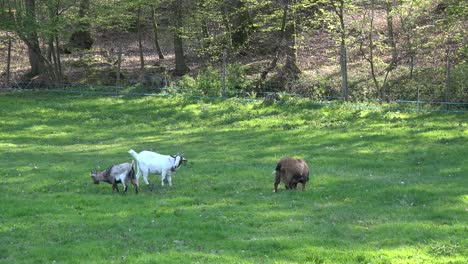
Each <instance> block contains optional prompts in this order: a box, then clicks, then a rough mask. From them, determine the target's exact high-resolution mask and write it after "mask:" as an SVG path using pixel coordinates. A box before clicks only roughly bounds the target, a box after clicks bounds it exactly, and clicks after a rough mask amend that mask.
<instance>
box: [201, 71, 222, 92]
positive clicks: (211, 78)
mask: <svg viewBox="0 0 468 264" xmlns="http://www.w3.org/2000/svg"><path fill="white" fill-rule="evenodd" d="M195 80H196V83H197V86H196V88H197V90H200V91H201V92H202V93H203V95H206V96H220V95H221V88H222V87H221V85H222V84H221V78H220V73H219V71H218V70H216V69H215V68H213V67H211V66H208V67H207V68H205V69H203V70H201V71H200V72H199V74H198V75H197V77H196V78H195Z"/></svg>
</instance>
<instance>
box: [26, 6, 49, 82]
mask: <svg viewBox="0 0 468 264" xmlns="http://www.w3.org/2000/svg"><path fill="white" fill-rule="evenodd" d="M24 1H25V6H26V23H27V24H28V25H27V26H28V27H31V29H32V30H30V31H29V32H28V33H26V35H24V36H23V37H24V39H23V40H24V41H25V43H26V45H27V46H28V54H29V64H30V65H31V72H30V75H31V77H32V76H37V75H39V74H41V73H43V72H45V70H46V69H45V62H44V59H43V56H42V54H41V49H40V47H39V38H38V35H37V31H36V1H35V0H24ZM26 23H25V24H26Z"/></svg>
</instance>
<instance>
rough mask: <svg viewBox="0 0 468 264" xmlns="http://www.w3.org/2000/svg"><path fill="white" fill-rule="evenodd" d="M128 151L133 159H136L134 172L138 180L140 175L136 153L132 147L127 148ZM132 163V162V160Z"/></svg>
mask: <svg viewBox="0 0 468 264" xmlns="http://www.w3.org/2000/svg"><path fill="white" fill-rule="evenodd" d="M128 153H130V155H132V156H133V158H135V160H136V164H135V170H136V172H137V173H136V178H137V180H138V179H139V178H140V176H141V170H140V163H139V162H138V153H136V152H135V151H134V150H133V149H131V150H129V151H128ZM132 164H134V160H132ZM137 165H138V166H137Z"/></svg>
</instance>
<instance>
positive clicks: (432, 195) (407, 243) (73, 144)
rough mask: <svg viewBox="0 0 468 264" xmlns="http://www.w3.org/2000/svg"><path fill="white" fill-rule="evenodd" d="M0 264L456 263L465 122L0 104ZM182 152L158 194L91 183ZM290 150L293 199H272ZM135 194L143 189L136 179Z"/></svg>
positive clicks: (148, 105)
mask: <svg viewBox="0 0 468 264" xmlns="http://www.w3.org/2000/svg"><path fill="white" fill-rule="evenodd" d="M0 106H1V107H0V177H1V179H2V183H1V185H0V201H1V206H0V263H466V262H467V261H468V253H467V250H466V248H468V240H467V238H468V230H467V223H468V217H467V213H468V212H467V210H468V192H467V187H468V181H467V176H468V140H467V139H468V115H467V114H447V113H432V114H431V113H417V112H390V111H384V110H375V109H374V110H372V109H355V108H352V107H349V106H347V105H342V106H334V107H319V106H316V105H313V104H311V103H310V102H307V101H302V100H298V101H295V100H291V101H290V102H288V103H283V104H275V105H271V106H264V105H262V104H261V103H243V102H238V101H234V100H228V101H219V102H218V101H200V100H194V99H187V98H184V97H174V98H170V99H168V98H140V97H95V96H76V95H51V94H33V93H28V94H21V93H14V94H1V95H0ZM130 148H133V149H135V150H136V151H141V150H153V151H157V152H160V153H167V154H171V153H173V154H175V153H177V152H178V151H181V152H184V153H185V155H186V157H187V158H188V160H189V163H188V164H187V165H186V166H184V167H182V168H181V169H180V170H179V171H178V173H177V175H176V176H175V177H173V183H174V185H173V187H171V188H170V187H168V186H167V185H166V186H165V187H163V188H162V187H161V186H160V176H155V175H151V176H150V181H151V182H152V183H154V184H155V186H156V190H155V191H154V192H149V191H148V190H147V189H146V188H145V186H143V187H142V192H141V193H140V194H138V195H136V194H135V193H134V190H133V187H132V186H130V188H129V192H128V193H127V194H122V193H119V194H117V193H112V188H111V186H110V185H107V184H100V185H94V184H93V183H92V181H91V178H90V171H91V170H92V169H93V168H96V167H100V168H105V167H107V166H109V165H112V164H114V163H119V162H124V161H129V160H130V158H131V156H130V155H129V154H128V153H127V151H128V150H129V149H130ZM285 155H292V156H297V157H303V158H305V159H306V160H307V162H308V163H309V166H310V167H311V176H312V177H311V180H310V181H309V183H308V185H307V188H306V191H304V192H302V191H289V192H288V191H285V190H284V186H283V185H281V191H280V192H279V193H276V194H275V193H272V190H273V175H272V174H271V172H272V171H273V169H274V167H275V165H276V162H277V161H278V160H279V158H281V157H282V156H285ZM140 183H141V184H142V185H144V184H143V181H142V180H141V179H140Z"/></svg>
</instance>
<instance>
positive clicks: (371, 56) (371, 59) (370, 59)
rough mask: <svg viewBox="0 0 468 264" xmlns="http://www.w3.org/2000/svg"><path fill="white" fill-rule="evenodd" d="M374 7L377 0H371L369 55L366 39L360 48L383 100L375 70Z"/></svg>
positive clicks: (368, 34) (368, 36) (368, 35)
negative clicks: (367, 54) (366, 50)
mask: <svg viewBox="0 0 468 264" xmlns="http://www.w3.org/2000/svg"><path fill="white" fill-rule="evenodd" d="M374 8H375V0H372V1H371V15H370V23H369V32H368V33H367V36H366V38H367V39H368V41H369V43H368V44H369V56H366V53H365V52H364V48H363V46H364V43H363V42H364V40H362V41H361V43H360V45H359V50H360V51H361V54H362V56H363V57H364V59H365V60H367V62H369V65H370V69H371V77H372V81H373V82H374V86H375V90H376V91H377V93H378V96H379V99H380V100H383V93H382V90H381V89H380V85H379V82H378V80H377V75H376V72H375V65H374V39H373V36H372V34H373V32H374Z"/></svg>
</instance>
